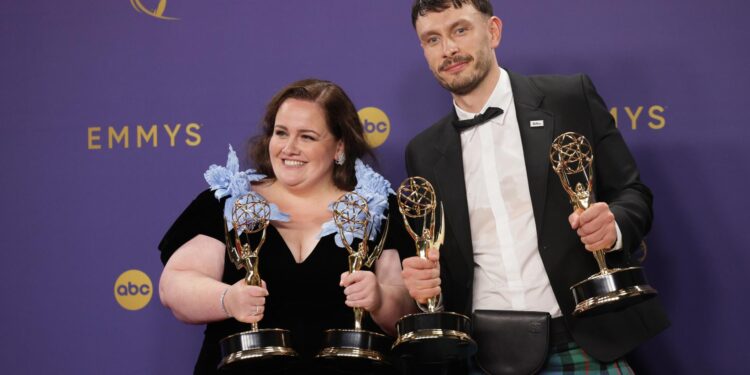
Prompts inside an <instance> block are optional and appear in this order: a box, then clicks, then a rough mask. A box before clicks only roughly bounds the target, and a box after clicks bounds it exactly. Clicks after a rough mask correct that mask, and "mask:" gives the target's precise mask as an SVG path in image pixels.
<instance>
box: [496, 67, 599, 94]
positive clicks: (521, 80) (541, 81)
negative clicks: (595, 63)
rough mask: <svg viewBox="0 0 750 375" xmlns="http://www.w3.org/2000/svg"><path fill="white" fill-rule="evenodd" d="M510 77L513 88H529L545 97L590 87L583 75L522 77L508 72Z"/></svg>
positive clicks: (587, 79)
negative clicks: (545, 95)
mask: <svg viewBox="0 0 750 375" xmlns="http://www.w3.org/2000/svg"><path fill="white" fill-rule="evenodd" d="M510 77H511V83H512V84H513V86H514V87H519V86H530V87H533V88H535V89H537V90H539V91H540V92H541V93H543V94H547V95H550V94H556V93H570V92H576V91H581V90H583V89H585V87H586V86H589V85H592V83H591V79H590V78H589V77H588V75H586V74H584V73H575V74H533V75H522V74H518V73H513V72H510Z"/></svg>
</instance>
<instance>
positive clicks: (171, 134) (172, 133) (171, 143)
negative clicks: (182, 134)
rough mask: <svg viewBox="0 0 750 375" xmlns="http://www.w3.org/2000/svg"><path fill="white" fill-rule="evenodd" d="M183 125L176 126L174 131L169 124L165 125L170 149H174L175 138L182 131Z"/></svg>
mask: <svg viewBox="0 0 750 375" xmlns="http://www.w3.org/2000/svg"><path fill="white" fill-rule="evenodd" d="M180 126H182V125H181V124H177V125H175V128H174V131H173V130H172V129H170V128H169V124H164V130H166V131H167V134H169V147H174V137H175V136H176V135H177V132H178V131H180Z"/></svg>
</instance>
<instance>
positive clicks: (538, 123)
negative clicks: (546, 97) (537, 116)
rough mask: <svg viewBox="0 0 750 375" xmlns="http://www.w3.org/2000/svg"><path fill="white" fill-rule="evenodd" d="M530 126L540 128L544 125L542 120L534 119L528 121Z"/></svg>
mask: <svg viewBox="0 0 750 375" xmlns="http://www.w3.org/2000/svg"><path fill="white" fill-rule="evenodd" d="M530 125H531V127H532V128H541V127H542V126H544V120H534V121H532V122H531V123H530Z"/></svg>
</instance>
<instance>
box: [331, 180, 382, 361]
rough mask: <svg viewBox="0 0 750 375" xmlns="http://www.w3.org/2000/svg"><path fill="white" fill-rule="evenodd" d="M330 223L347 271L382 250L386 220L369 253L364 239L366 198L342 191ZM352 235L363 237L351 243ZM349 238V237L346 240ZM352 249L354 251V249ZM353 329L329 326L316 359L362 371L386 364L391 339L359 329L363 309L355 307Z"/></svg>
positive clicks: (368, 219) (369, 227)
mask: <svg viewBox="0 0 750 375" xmlns="http://www.w3.org/2000/svg"><path fill="white" fill-rule="evenodd" d="M332 209H333V220H334V224H335V225H336V227H337V228H338V231H339V235H340V236H341V242H342V243H343V244H344V247H345V248H346V250H347V252H348V253H349V272H352V273H353V272H358V271H359V270H360V269H361V268H362V265H366V266H367V267H371V266H372V264H373V263H374V262H375V261H376V260H377V258H378V257H379V256H380V253H381V252H382V251H383V245H384V243H385V237H386V235H387V234H388V220H386V223H385V228H384V229H383V232H382V234H381V237H380V242H379V243H378V245H377V246H376V247H375V249H373V251H372V252H370V249H369V248H368V245H367V239H368V238H370V232H371V230H372V227H373V224H372V222H371V216H370V213H369V211H368V207H367V201H366V200H365V199H364V198H363V197H362V196H360V195H359V194H357V193H353V192H350V193H346V194H344V195H342V196H341V197H340V198H339V199H338V200H336V202H334V203H333V205H332ZM355 234H357V235H358V236H361V238H362V239H363V240H361V241H360V242H359V245H358V246H356V247H355V246H353V242H354V238H355ZM349 239H351V240H349ZM355 248H356V250H355ZM353 310H354V328H353V329H329V330H327V331H325V339H324V340H325V341H324V345H323V349H322V350H321V351H320V353H319V354H318V355H317V358H319V359H322V360H326V361H330V363H331V364H332V365H334V366H335V367H336V368H337V369H346V370H349V371H364V370H369V369H372V368H378V367H385V366H389V365H390V363H389V360H388V358H387V356H386V354H387V353H388V350H389V348H390V345H391V342H392V340H391V339H390V338H389V337H388V336H386V335H383V334H380V333H376V332H370V331H367V330H364V329H362V318H363V317H364V314H365V313H366V311H364V310H363V309H362V308H359V307H355V308H353Z"/></svg>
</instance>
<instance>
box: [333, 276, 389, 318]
mask: <svg viewBox="0 0 750 375" xmlns="http://www.w3.org/2000/svg"><path fill="white" fill-rule="evenodd" d="M339 285H341V286H343V287H344V294H345V295H346V305H347V306H349V307H361V308H363V309H365V310H367V311H369V312H372V311H376V310H378V309H379V308H380V306H381V304H382V303H383V301H382V295H381V290H380V284H379V283H378V279H377V277H376V276H375V274H374V273H372V272H370V271H357V272H353V273H349V272H344V273H342V274H341V282H340V283H339Z"/></svg>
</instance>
